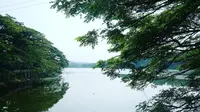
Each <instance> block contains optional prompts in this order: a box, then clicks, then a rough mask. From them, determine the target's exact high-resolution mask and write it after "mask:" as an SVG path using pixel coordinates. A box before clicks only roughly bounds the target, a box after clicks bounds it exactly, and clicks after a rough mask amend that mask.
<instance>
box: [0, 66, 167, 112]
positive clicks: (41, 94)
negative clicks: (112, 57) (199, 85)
mask: <svg viewBox="0 0 200 112" xmlns="http://www.w3.org/2000/svg"><path fill="white" fill-rule="evenodd" d="M62 76H63V78H64V81H66V82H68V83H69V89H68V90H66V89H62V88H61V87H60V85H59V84H51V85H48V86H45V87H42V88H39V89H34V90H24V91H20V92H16V93H12V94H11V95H9V96H6V98H3V100H4V101H5V100H6V101H5V102H4V103H6V104H2V105H3V106H1V108H2V111H4V112H42V111H48V112H135V106H136V105H137V104H139V103H140V102H142V101H144V100H148V99H150V98H151V97H152V96H153V95H155V94H157V93H158V92H159V90H161V89H164V88H167V87H166V86H162V87H161V86H160V87H158V88H156V89H155V88H151V87H150V86H148V87H147V88H145V89H144V91H136V90H133V89H131V88H130V87H128V86H127V84H125V83H123V82H121V80H120V79H115V80H110V78H108V77H106V76H105V75H103V74H102V72H101V70H100V69H95V70H94V69H85V68H84V69H82V68H81V69H80V68H79V69H76V68H67V69H65V70H64V71H63V74H62ZM50 86H51V88H49V87H50Z"/></svg>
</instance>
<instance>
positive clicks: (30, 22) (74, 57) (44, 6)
mask: <svg viewBox="0 0 200 112" xmlns="http://www.w3.org/2000/svg"><path fill="white" fill-rule="evenodd" d="M48 2H49V0H0V14H3V15H4V14H9V15H11V16H13V17H15V18H16V19H17V20H18V21H19V22H23V23H24V24H25V25H26V26H28V27H30V28H33V29H35V30H37V31H39V32H41V33H43V34H45V35H46V38H47V39H48V40H50V41H51V42H52V43H54V46H56V47H57V48H58V49H59V50H61V51H62V52H63V53H64V54H65V56H66V57H67V59H68V60H70V61H77V62H96V61H98V60H100V59H108V58H110V57H112V56H114V55H115V54H109V53H108V52H107V48H108V45H107V44H106V42H100V43H99V45H98V46H97V47H96V48H95V49H94V50H93V49H92V48H91V47H79V43H78V42H76V41H75V40H74V39H75V38H76V37H78V36H81V35H83V34H85V33H87V31H89V30H92V29H94V28H101V27H103V25H102V22H101V20H96V21H94V22H92V23H84V22H83V20H82V19H80V17H75V18H66V17H65V15H64V14H63V13H61V12H56V10H55V9H50V4H49V3H48Z"/></svg>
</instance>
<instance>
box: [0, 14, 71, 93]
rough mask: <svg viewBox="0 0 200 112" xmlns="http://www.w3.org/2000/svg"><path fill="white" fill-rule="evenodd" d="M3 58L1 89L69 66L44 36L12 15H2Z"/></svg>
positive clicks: (0, 43)
mask: <svg viewBox="0 0 200 112" xmlns="http://www.w3.org/2000/svg"><path fill="white" fill-rule="evenodd" d="M0 58H1V60H0V87H7V86H9V85H10V84H11V85H13V84H17V83H24V82H30V83H32V82H35V81H40V80H42V79H43V78H46V77H49V76H54V75H56V74H59V73H61V70H62V68H64V67H66V66H67V65H68V61H67V60H66V59H65V56H64V55H63V53H62V52H61V51H59V50H58V49H57V48H55V47H54V46H53V45H52V43H51V42H50V41H48V40H47V39H46V38H45V36H44V35H43V34H42V33H40V32H38V31H36V30H34V29H31V28H28V27H26V26H24V25H23V23H20V22H17V21H16V20H15V18H13V17H10V16H9V15H6V16H1V15H0ZM0 89H1V88H0Z"/></svg>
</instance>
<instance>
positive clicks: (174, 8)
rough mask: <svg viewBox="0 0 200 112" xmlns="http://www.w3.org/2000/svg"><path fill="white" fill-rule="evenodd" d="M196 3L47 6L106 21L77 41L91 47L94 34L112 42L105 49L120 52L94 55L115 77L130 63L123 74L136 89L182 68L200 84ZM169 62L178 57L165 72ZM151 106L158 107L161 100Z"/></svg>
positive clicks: (61, 1)
mask: <svg viewBox="0 0 200 112" xmlns="http://www.w3.org/2000/svg"><path fill="white" fill-rule="evenodd" d="M199 7H200V1H199V0H54V1H53V2H52V8H56V9H57V10H58V11H62V12H64V13H65V14H66V15H67V16H77V15H81V16H84V19H85V22H90V21H93V20H95V19H103V21H104V24H106V25H107V27H106V28H105V29H103V30H100V29H94V30H93V31H89V32H88V33H87V34H86V35H84V36H80V37H78V38H77V40H78V41H79V42H80V43H81V44H80V45H81V46H86V45H89V46H92V47H95V45H96V44H97V43H98V39H99V38H103V39H105V40H107V43H108V44H110V45H111V48H110V49H108V51H109V52H119V53H120V54H119V55H118V56H115V57H113V58H111V59H108V60H106V61H99V62H98V64H97V65H98V66H100V67H102V70H103V71H104V72H105V74H107V75H108V76H110V77H114V78H115V77H117V76H120V73H119V72H117V70H119V69H130V70H131V73H130V74H128V75H127V76H126V77H123V79H122V80H123V81H125V82H128V83H129V84H130V86H132V87H133V88H138V89H141V88H143V87H145V86H146V85H148V84H150V83H152V82H153V81H155V80H160V79H170V80H171V79H175V77H176V76H177V75H183V74H184V75H185V74H186V79H187V80H188V87H190V88H199V79H200V77H199V75H200V74H199V73H200V72H199V71H200V63H199V62H200V38H199V36H200V34H199V33H200V21H199V17H200V13H199V12H200V8H199ZM141 60H148V63H146V64H144V65H142V66H136V65H137V62H138V61H141ZM174 63H181V64H179V66H178V68H177V69H178V70H179V72H178V73H168V72H167V69H168V68H169V67H170V66H171V65H172V64H174ZM169 91H171V90H169ZM175 92H176V91H175ZM196 92H199V91H196ZM156 106H158V107H159V106H162V107H163V106H166V104H165V103H163V104H160V105H156ZM150 107H152V106H150ZM152 108H153V107H152ZM196 108H200V107H199V106H197V107H196ZM162 109H164V108H162ZM170 109H172V110H170V111H173V110H174V111H177V110H178V109H173V108H170ZM180 110H181V107H180ZM146 111H147V110H146ZM148 111H151V110H148ZM152 111H153V110H152ZM153 112H154V111H153Z"/></svg>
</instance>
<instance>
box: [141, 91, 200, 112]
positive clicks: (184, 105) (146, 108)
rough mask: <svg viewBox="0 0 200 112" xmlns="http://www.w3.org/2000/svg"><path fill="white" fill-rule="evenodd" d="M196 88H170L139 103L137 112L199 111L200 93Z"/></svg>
mask: <svg viewBox="0 0 200 112" xmlns="http://www.w3.org/2000/svg"><path fill="white" fill-rule="evenodd" d="M199 91H200V90H199V89H196V88H190V87H185V88H170V89H167V90H163V91H162V92H161V93H159V94H158V95H156V96H154V97H153V98H152V99H151V100H149V101H144V102H142V103H140V104H139V105H138V107H139V108H138V110H137V112H161V110H162V112H199V111H200V93H199Z"/></svg>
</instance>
